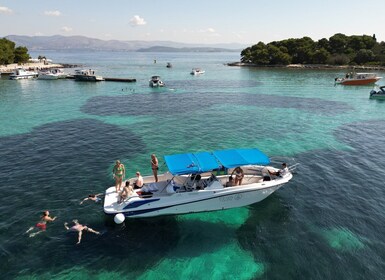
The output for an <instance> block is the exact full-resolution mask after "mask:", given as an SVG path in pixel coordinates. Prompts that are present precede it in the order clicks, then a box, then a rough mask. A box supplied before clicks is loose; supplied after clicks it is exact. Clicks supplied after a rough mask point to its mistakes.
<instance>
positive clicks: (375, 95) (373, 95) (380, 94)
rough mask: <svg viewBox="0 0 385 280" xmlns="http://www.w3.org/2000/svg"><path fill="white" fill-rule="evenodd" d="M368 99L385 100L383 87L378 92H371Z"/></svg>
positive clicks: (384, 88) (384, 87)
mask: <svg viewBox="0 0 385 280" xmlns="http://www.w3.org/2000/svg"><path fill="white" fill-rule="evenodd" d="M369 98H370V99H381V100H385V86H381V87H380V88H379V89H378V90H375V89H373V90H371V91H370V94H369Z"/></svg>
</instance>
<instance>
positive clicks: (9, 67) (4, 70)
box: [0, 62, 80, 75]
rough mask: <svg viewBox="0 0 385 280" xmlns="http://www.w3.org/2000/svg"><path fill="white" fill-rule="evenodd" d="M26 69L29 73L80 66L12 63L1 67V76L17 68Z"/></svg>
mask: <svg viewBox="0 0 385 280" xmlns="http://www.w3.org/2000/svg"><path fill="white" fill-rule="evenodd" d="M20 67H21V68H24V69H25V70H28V71H37V70H44V69H50V68H74V67H80V65H72V64H71V65H70V64H59V63H46V62H45V63H44V62H28V63H23V64H17V63H12V64H8V65H0V73H1V74H5V75H7V74H12V73H13V72H14V71H15V69H17V68H20Z"/></svg>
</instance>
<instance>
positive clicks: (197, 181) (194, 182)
mask: <svg viewBox="0 0 385 280" xmlns="http://www.w3.org/2000/svg"><path fill="white" fill-rule="evenodd" d="M164 159H165V162H166V164H167V166H168V169H169V172H166V173H164V174H162V175H160V176H158V179H159V181H158V182H156V183H155V182H154V177H153V176H146V177H144V186H143V187H142V189H141V190H140V191H134V193H133V194H131V195H130V196H128V197H127V198H126V199H125V200H124V201H118V194H117V193H116V190H115V187H114V186H113V187H110V188H108V189H107V190H106V193H105V200H104V212H105V213H106V214H108V215H115V216H116V215H118V216H119V217H122V216H123V218H124V217H129V218H143V217H154V216H160V215H175V214H186V213H196V212H206V211H215V210H223V209H229V208H235V207H242V206H246V205H250V204H253V203H257V202H259V201H261V200H263V199H265V198H266V197H268V196H269V195H271V194H272V193H273V192H275V191H276V190H278V189H279V188H280V187H282V186H283V185H284V184H286V183H287V182H289V181H290V179H291V178H292V177H293V175H292V174H291V172H290V171H289V170H288V171H287V172H286V174H284V175H283V176H282V177H280V176H273V177H272V175H270V173H269V172H268V171H269V170H271V171H277V169H275V168H273V167H269V166H266V165H267V164H269V163H270V160H269V158H268V157H267V156H266V155H265V154H263V153H262V152H261V151H259V150H258V149H235V150H220V151H214V152H200V153H188V154H176V155H168V156H165V157H164ZM238 166H240V167H241V168H242V169H243V171H244V178H243V180H242V184H241V185H237V186H232V185H231V184H229V181H230V177H229V174H231V173H232V170H234V168H235V167H238ZM134 180H135V179H129V180H128V181H130V184H133V183H134ZM118 216H116V217H118ZM119 219H120V218H119Z"/></svg>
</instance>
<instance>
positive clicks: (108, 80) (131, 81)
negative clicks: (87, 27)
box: [67, 75, 136, 83]
mask: <svg viewBox="0 0 385 280" xmlns="http://www.w3.org/2000/svg"><path fill="white" fill-rule="evenodd" d="M67 79H75V77H74V76H73V75H69V76H67ZM103 79H104V81H106V82H121V83H134V82H136V79H133V78H104V77H103Z"/></svg>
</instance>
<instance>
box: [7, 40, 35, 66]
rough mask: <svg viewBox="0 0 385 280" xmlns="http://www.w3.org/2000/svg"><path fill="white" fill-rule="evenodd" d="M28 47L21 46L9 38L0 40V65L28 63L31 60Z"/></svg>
mask: <svg viewBox="0 0 385 280" xmlns="http://www.w3.org/2000/svg"><path fill="white" fill-rule="evenodd" d="M30 58H31V57H30V55H29V54H28V49H27V47H23V46H19V47H16V44H15V43H14V42H12V41H10V40H8V39H7V38H1V39H0V65H7V64H12V63H18V64H22V63H26V62H28V60H29V59H30Z"/></svg>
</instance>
